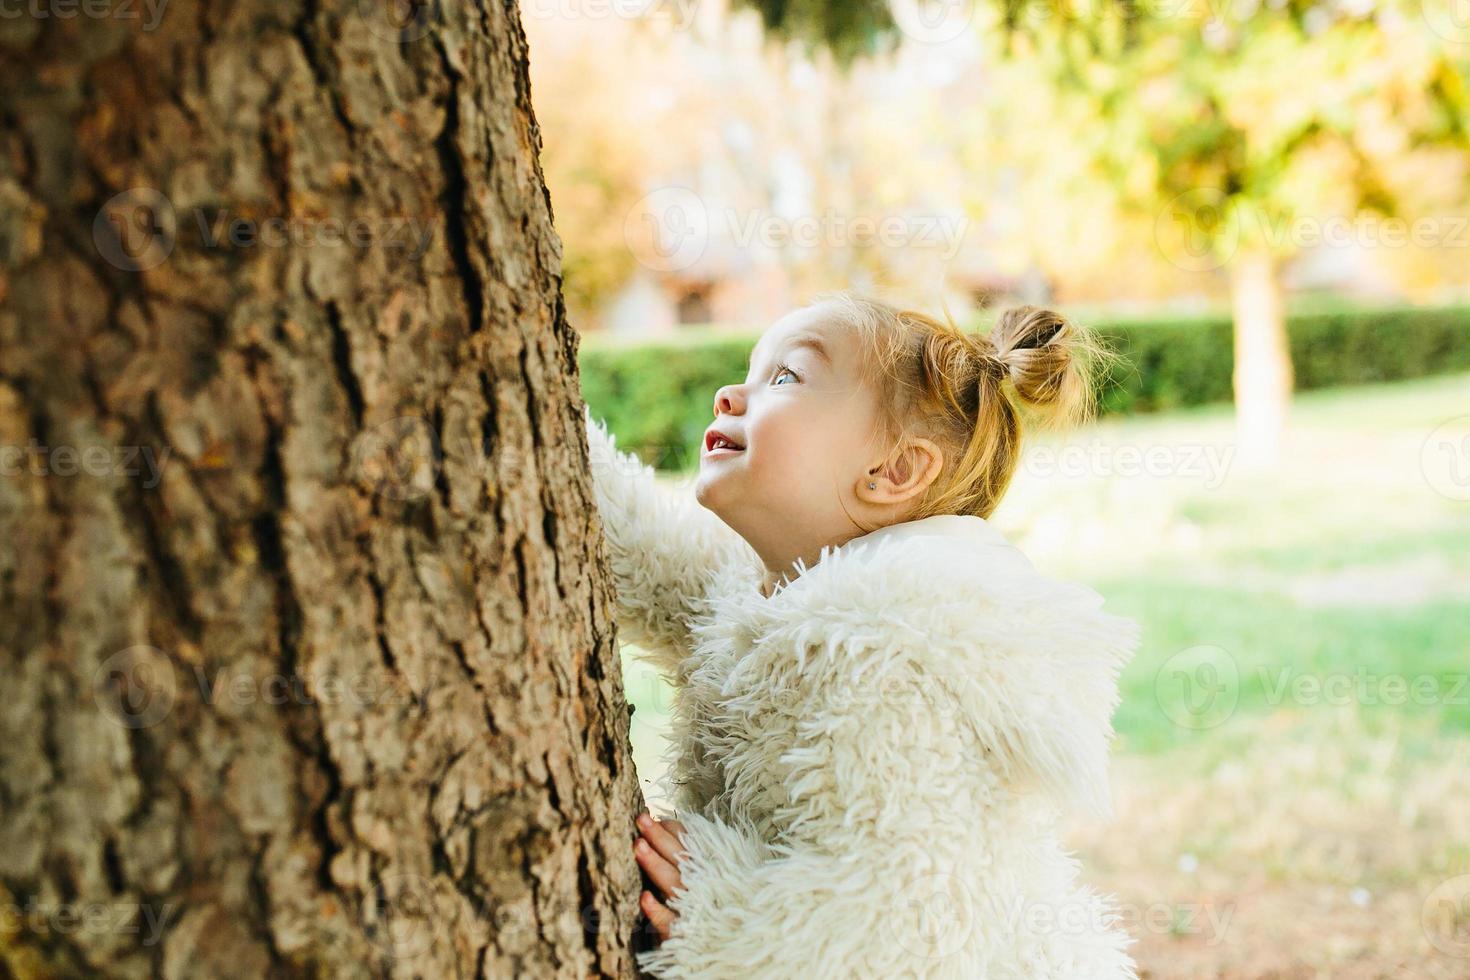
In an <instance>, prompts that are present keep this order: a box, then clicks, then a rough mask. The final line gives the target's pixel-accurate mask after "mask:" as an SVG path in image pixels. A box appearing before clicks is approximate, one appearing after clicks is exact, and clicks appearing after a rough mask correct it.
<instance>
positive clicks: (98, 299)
mask: <svg viewBox="0 0 1470 980" xmlns="http://www.w3.org/2000/svg"><path fill="white" fill-rule="evenodd" d="M63 6H64V7H65V8H66V9H70V10H73V11H75V12H74V13H73V14H72V15H71V16H67V17H63V16H58V15H57V12H59V11H60V10H61V9H63ZM160 7H161V8H162V9H159V8H160ZM26 9H27V10H28V11H30V10H31V9H32V8H26ZM39 9H41V10H42V11H43V13H46V12H47V11H49V13H46V15H44V16H37V15H35V14H34V13H33V12H28V13H27V14H26V15H25V16H22V17H19V18H16V17H7V18H6V19H5V20H3V21H0V71H3V77H4V78H5V83H4V85H3V86H0V115H3V125H0V450H3V452H4V457H3V458H0V464H3V468H4V473H3V477H0V540H3V543H4V544H3V550H0V658H3V661H0V670H3V672H4V677H5V680H4V696H3V697H0V887H3V891H0V906H3V916H0V954H3V964H4V966H5V967H8V969H9V972H10V973H13V974H16V975H20V976H27V975H47V974H59V975H76V974H82V975H113V976H135V977H152V976H163V977H203V976H219V977H223V976H229V977H259V976H268V975H269V976H280V975H285V976H291V975H321V976H332V977H350V976H388V975H391V976H426V977H452V976H484V977H511V976H578V977H582V976H588V975H606V976H622V975H629V974H630V973H631V966H630V963H631V960H630V956H629V953H628V951H627V948H626V947H627V943H628V937H629V935H630V933H631V927H632V924H633V921H634V918H635V916H636V914H637V913H636V897H637V890H638V872H637V868H636V865H635V864H634V862H633V860H632V856H631V850H630V848H629V847H628V844H629V842H630V841H631V840H632V839H633V837H634V829H633V825H632V816H633V814H634V812H635V810H636V808H637V806H638V805H639V798H638V791H637V786H636V780H635V779H634V775H633V769H632V762H631V757H630V755H629V752H628V748H627V740H626V736H627V727H628V725H627V720H628V708H627V706H626V702H625V700H624V697H623V692H622V687H621V679H620V674H619V672H618V671H617V670H616V667H615V665H616V652H615V637H614V632H613V624H612V622H611V610H612V608H613V606H612V603H611V591H610V590H611V584H610V581H609V579H608V577H607V573H606V556H605V552H604V551H603V546H602V544H601V541H602V538H601V530H600V526H599V524H598V518H597V517H596V515H595V513H594V510H593V498H592V494H591V486H590V482H589V478H588V474H587V467H586V439H585V434H584V431H583V423H582V409H581V396H580V391H579V386H578V382H577V375H576V362H575V351H576V346H577V339H576V335H575V333H574V332H573V331H572V330H571V329H570V328H569V327H568V325H567V323H566V320H565V316H564V313H563V309H562V305H561V300H560V245H559V242H558V240H557V238H556V235H555V233H554V232H553V230H552V226H551V213H550V205H549V202H548V200H547V196H546V191H545V187H544V184H543V181H542V178H541V172H540V168H539V164H538V162H537V154H538V151H539V147H540V137H539V134H538V132H537V129H536V124H535V120H534V117H533V115H532V112H531V106H530V93H529V89H528V83H527V77H526V58H527V52H526V45H525V40H524V35H523V34H522V32H521V28H520V22H519V19H518V13H517V10H516V7H515V5H514V3H513V2H511V0H456V2H453V3H443V4H428V5H422V4H420V5H409V4H403V5H395V4H393V3H379V2H376V0H361V2H357V0H345V2H331V0H320V2H313V0H306V2H299V0H194V2H190V0H172V2H169V3H167V5H166V6H163V5H161V4H157V5H149V4H147V3H146V2H144V0H138V2H136V3H135V2H132V0H115V2H110V3H101V2H98V3H88V4H81V5H77V4H65V5H62V4H52V5H50V7H46V6H45V5H42V6H41V7H40V8H39ZM98 11H105V12H106V14H105V16H99V15H98ZM155 14H156V15H157V16H156V19H155V18H154V17H153V15H155ZM150 20H153V23H152V26H151V27H150V26H149V21H150ZM150 459H151V462H150ZM5 972H6V970H5V969H4V968H0V974H4V973H5Z"/></svg>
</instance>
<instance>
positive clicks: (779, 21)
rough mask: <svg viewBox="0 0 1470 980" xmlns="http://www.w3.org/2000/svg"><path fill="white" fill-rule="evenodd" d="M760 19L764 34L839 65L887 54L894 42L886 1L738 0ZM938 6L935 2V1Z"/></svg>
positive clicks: (895, 26) (896, 33) (895, 31)
mask: <svg viewBox="0 0 1470 980" xmlns="http://www.w3.org/2000/svg"><path fill="white" fill-rule="evenodd" d="M741 2H742V4H743V5H745V6H748V7H751V8H754V9H755V10H756V11H757V12H758V13H759V14H760V15H761V23H762V24H764V25H765V29H766V33H768V34H770V35H771V36H772V37H775V38H779V39H781V40H785V41H799V42H802V43H804V45H805V47H806V49H807V51H808V53H810V52H812V51H814V50H815V49H817V48H819V47H825V48H827V49H828V50H829V51H831V52H832V57H833V59H834V60H835V61H836V62H837V63H838V64H839V65H844V66H847V65H851V64H852V63H853V62H854V61H855V60H857V59H858V58H860V57H863V56H868V55H874V54H878V53H880V52H885V51H890V50H892V48H893V47H894V46H895V45H896V44H897V42H898V31H897V25H896V24H894V22H893V15H892V14H891V13H890V11H889V8H888V3H887V2H886V0H741ZM936 2H938V0H936Z"/></svg>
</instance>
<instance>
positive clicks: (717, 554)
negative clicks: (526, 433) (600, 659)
mask: <svg viewBox="0 0 1470 980" xmlns="http://www.w3.org/2000/svg"><path fill="white" fill-rule="evenodd" d="M584 417H585V421H586V427H587V443H588V450H589V455H590V461H591V468H592V487H593V491H594V493H595V494H596V498H597V507H598V511H599V513H600V514H601V517H602V520H603V534H604V537H605V538H606V540H607V543H608V548H609V552H610V554H609V557H610V560H611V564H612V572H613V577H614V579H615V580H616V582H617V598H618V618H619V624H620V626H621V628H622V630H623V639H624V640H625V641H627V642H630V643H633V644H634V645H636V646H638V647H640V648H642V649H643V651H644V654H645V659H647V660H648V661H649V662H650V663H652V664H653V665H654V666H655V667H656V668H657V669H659V670H660V671H661V672H663V673H664V674H666V675H669V676H671V677H672V676H676V675H677V674H678V671H679V668H680V666H681V665H682V663H683V661H684V660H685V658H687V657H688V656H689V653H690V650H691V639H690V635H689V627H690V624H691V622H692V621H693V619H694V617H695V616H696V615H697V614H698V612H699V611H700V609H701V608H702V607H703V605H704V600H705V597H706V595H707V593H708V591H709V589H710V587H711V584H712V576H713V575H714V573H715V572H716V571H717V570H718V569H719V568H720V567H721V566H722V564H723V563H724V562H727V561H729V560H732V559H733V558H735V557H737V556H739V555H741V554H744V553H747V552H749V551H750V548H749V545H747V544H746V543H745V541H744V540H743V539H741V537H740V536H739V535H738V534H736V533H735V531H734V530H732V529H731V528H730V527H729V526H728V525H726V524H725V523H724V522H723V521H721V520H720V519H719V518H718V517H716V516H715V515H714V514H712V513H710V512H709V511H708V510H706V509H705V508H704V507H702V506H700V505H699V503H698V502H697V501H696V500H695V499H694V497H693V495H692V494H688V493H684V494H674V493H670V492H668V491H667V490H665V489H664V488H662V487H660V486H659V485H658V483H657V482H656V480H655V478H654V473H653V468H652V467H650V466H648V465H647V464H645V463H643V462H642V461H641V460H639V459H638V457H636V456H634V455H633V454H632V453H628V452H624V451H622V450H620V449H618V448H617V443H616V440H615V439H614V437H613V435H612V434H611V433H609V432H608V431H607V427H606V425H605V424H604V423H602V422H600V421H596V420H594V419H593V418H592V412H591V409H585V410H584Z"/></svg>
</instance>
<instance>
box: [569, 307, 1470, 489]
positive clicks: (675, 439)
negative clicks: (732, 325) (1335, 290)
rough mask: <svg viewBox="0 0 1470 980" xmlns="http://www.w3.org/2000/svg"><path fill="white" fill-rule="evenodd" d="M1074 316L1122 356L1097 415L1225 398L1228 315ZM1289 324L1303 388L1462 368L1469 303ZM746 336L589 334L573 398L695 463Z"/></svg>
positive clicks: (674, 457) (660, 459)
mask: <svg viewBox="0 0 1470 980" xmlns="http://www.w3.org/2000/svg"><path fill="white" fill-rule="evenodd" d="M1084 322H1086V323H1087V325H1088V326H1090V327H1092V328H1093V329H1094V330H1096V331H1097V333H1098V334H1099V335H1101V336H1102V337H1103V338H1104V339H1105V340H1106V341H1107V343H1108V344H1109V345H1110V346H1112V347H1113V348H1114V349H1116V350H1117V351H1118V352H1119V353H1120V354H1121V355H1122V357H1121V358H1120V359H1119V361H1118V363H1117V365H1115V366H1114V368H1113V369H1112V370H1111V371H1110V373H1109V376H1108V379H1107V381H1106V383H1105V384H1104V386H1103V392H1102V397H1101V403H1100V406H1099V407H1100V409H1101V411H1102V412H1103V413H1132V412H1154V411H1164V410H1168V409H1172V408H1178V407H1183V406H1187V405H1200V404H1207V403H1211V402H1228V401H1229V400H1230V397H1231V372H1232V369H1233V366H1234V348H1233V342H1232V333H1231V323H1230V317H1229V315H1228V314H1226V313H1214V314H1201V315H1196V316H1177V315H1175V316H1151V317H1136V318H1129V319H1114V320H1109V321H1106V322H1102V321H1097V320H1090V321H1084ZM1287 326H1288V333H1289V335H1290V341H1291V356H1292V361H1293V363H1294V365H1295V371H1296V386H1297V388H1298V389H1301V390H1306V389H1313V388H1327V387H1332V386H1336V385H1345V384H1362V383H1368V382H1377V381H1390V380H1396V379H1401V378H1413V377H1420V376H1425V375H1430V374H1439V373H1444V372H1449V371H1460V370H1465V369H1467V368H1470V307H1467V306H1444V307H1384V308H1366V309H1365V308H1337V307H1333V306H1317V307H1310V306H1300V307H1298V308H1297V309H1296V310H1294V311H1293V312H1292V313H1291V314H1290V315H1289V316H1288V325H1287ZM756 336H757V335H756V334H754V333H728V332H717V331H699V332H697V333H695V334H693V335H690V336H685V335H679V336H678V337H677V338H675V339H672V340H668V341H657V342H654V343H646V344H638V345H630V344H618V343H608V342H605V341H604V342H599V341H598V340H597V339H596V338H592V339H588V340H586V341H585V342H584V343H583V346H582V352H581V357H580V362H581V372H582V394H583V397H584V398H585V399H586V401H587V404H588V405H590V406H591V407H592V413H593V414H594V415H595V416H597V417H598V418H602V419H606V420H607V423H608V426H609V428H610V429H611V430H612V431H613V432H615V433H616V434H617V436H618V441H619V445H620V446H621V447H623V448H626V449H630V450H632V451H635V452H637V453H638V454H639V455H640V456H641V457H642V458H643V460H644V461H645V462H647V463H651V464H653V465H654V466H656V467H658V468H659V469H663V470H671V471H678V470H687V469H693V468H694V467H695V466H696V465H697V463H698V449H699V443H700V438H701V436H702V434H703V432H704V430H705V428H706V427H707V426H708V425H709V423H710V421H711V420H712V419H713V418H714V393H715V390H716V389H717V388H719V387H720V386H721V385H724V384H730V383H732V382H735V381H739V380H741V379H743V378H744V377H745V373H746V369H747V367H748V364H749V359H750V350H751V347H752V346H753V345H754V343H755V339H756Z"/></svg>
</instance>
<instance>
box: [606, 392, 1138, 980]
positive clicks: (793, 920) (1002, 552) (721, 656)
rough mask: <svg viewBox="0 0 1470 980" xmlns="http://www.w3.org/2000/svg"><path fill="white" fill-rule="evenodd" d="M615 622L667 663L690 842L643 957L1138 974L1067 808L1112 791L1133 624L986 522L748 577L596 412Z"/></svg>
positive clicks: (701, 974) (1039, 975) (752, 964)
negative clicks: (1065, 842) (665, 922)
mask: <svg viewBox="0 0 1470 980" xmlns="http://www.w3.org/2000/svg"><path fill="white" fill-rule="evenodd" d="M587 431H588V438H589V441H590V445H591V451H592V468H593V477H594V486H595V489H596V494H597V502H598V506H599V509H600V511H601V515H602V519H603V523H604V531H605V534H606V538H607V541H608V543H609V548H610V558H611V561H612V569H613V572H614V574H615V576H616V580H617V588H618V600H619V615H620V622H621V625H622V638H623V639H624V640H626V641H628V642H631V643H634V644H636V645H637V646H638V647H639V648H641V650H642V651H643V652H644V654H645V656H646V657H647V658H648V659H649V660H650V661H651V662H652V663H653V664H654V665H655V666H656V667H657V668H658V669H659V670H660V671H661V672H662V673H663V674H665V675H666V676H667V677H668V678H669V679H670V680H671V681H672V683H673V685H674V688H675V692H676V693H675V703H674V708H673V733H672V734H673V745H672V757H671V760H670V762H671V773H670V775H671V777H672V783H673V794H674V796H673V798H674V802H675V805H676V808H677V814H676V816H677V817H678V819H680V820H682V821H683V822H684V825H685V827H686V831H687V832H686V835H685V838H684V845H685V847H686V848H687V851H688V853H687V855H686V856H685V858H684V860H683V863H682V866H681V870H682V874H683V880H684V885H685V889H684V891H682V892H680V893H678V894H676V895H675V896H674V897H673V898H672V900H671V902H670V908H672V909H673V910H674V911H675V912H677V913H678V916H679V917H678V920H677V921H676V923H675V925H674V927H673V932H672V936H671V938H670V939H668V940H667V941H665V942H664V943H663V944H662V945H661V946H660V947H659V948H658V949H656V950H653V951H651V952H646V953H643V954H640V956H639V963H640V965H641V966H642V967H643V968H644V969H645V970H647V971H648V972H650V973H651V974H653V975H654V976H657V977H665V978H671V980H677V978H694V977H698V978H725V977H730V978H742V980H744V978H751V977H772V978H775V977H783V978H784V977H791V978H797V977H800V978H819V977H842V978H846V977H883V978H896V977H954V978H966V980H975V978H988V980H1051V978H1058V980H1060V978H1068V980H1081V978H1107V980H1119V978H1133V977H1135V975H1136V974H1135V970H1134V966H1133V962H1132V959H1131V957H1130V956H1129V955H1128V953H1127V952H1126V948H1127V947H1128V945H1130V944H1131V942H1132V940H1131V939H1130V938H1129V937H1128V936H1127V934H1126V933H1125V932H1124V931H1123V929H1122V928H1121V925H1120V923H1119V922H1118V921H1117V920H1118V913H1117V911H1116V909H1115V907H1114V906H1113V905H1112V900H1111V897H1110V896H1103V895H1100V894H1098V893H1096V892H1095V891H1093V890H1091V889H1090V888H1088V887H1086V886H1083V885H1080V884H1078V883H1077V882H1076V880H1075V879H1076V877H1077V872H1078V870H1079V866H1078V863H1077V861H1076V860H1075V859H1074V858H1073V857H1071V855H1070V854H1068V852H1066V851H1065V850H1063V849H1062V847H1061V845H1060V843H1059V840H1058V837H1057V829H1056V828H1057V821H1058V818H1059V816H1060V814H1061V811H1062V809H1063V808H1064V807H1071V806H1075V807H1077V808H1080V809H1081V810H1083V811H1084V812H1087V813H1091V814H1093V815H1096V816H1099V817H1105V816H1107V815H1109V813H1110V799H1109V790H1108V780H1107V754H1108V743H1109V740H1110V738H1111V736H1112V726H1111V717H1112V713H1113V709H1114V707H1115V706H1116V704H1117V701H1118V691H1117V675H1118V672H1119V671H1120V670H1121V668H1122V666H1123V665H1124V663H1125V662H1126V661H1127V659H1128V658H1129V657H1130V656H1131V655H1132V653H1133V651H1134V649H1135V647H1136V645H1137V642H1138V632H1139V631H1138V626H1137V624H1136V623H1135V622H1134V621H1132V620H1130V619H1125V618H1122V617H1119V616H1116V615H1113V614H1111V613H1107V612H1104V611H1102V609H1101V604H1102V600H1101V598H1100V597H1099V596H1098V594H1097V593H1096V592H1094V591H1092V590H1090V589H1088V588H1086V587H1084V586H1080V585H1075V584H1069V583H1065V582H1061V581H1057V580H1053V579H1049V578H1047V577H1045V576H1043V575H1042V574H1041V573H1039V572H1038V571H1036V569H1035V568H1034V567H1033V566H1032V565H1031V563H1030V562H1029V561H1028V560H1027V559H1026V558H1025V557H1024V556H1023V555H1022V554H1021V553H1020V552H1019V551H1017V550H1016V549H1015V548H1014V547H1012V546H1011V545H1010V544H1008V543H1007V541H1006V540H1005V538H1004V537H1003V536H1002V535H1001V534H1000V532H998V531H997V530H996V529H995V528H994V526H992V525H991V524H990V523H988V522H987V521H985V520H983V519H981V518H978V517H970V516H957V515H944V516H939V517H931V518H927V519H924V520H919V521H911V522H908V523H904V524H898V525H893V526H890V527H887V528H881V529H879V530H877V531H874V532H872V533H869V534H865V535H862V536H860V537H857V538H854V539H853V540H851V541H849V542H847V543H845V544H843V545H842V546H840V547H837V548H829V549H824V550H823V552H822V557H821V559H820V561H819V562H818V563H817V564H815V565H813V566H811V567H809V568H804V569H803V570H802V571H801V573H800V575H799V576H797V577H796V578H795V579H793V580H791V581H790V582H788V583H786V584H784V585H783V586H781V587H780V588H779V589H778V590H776V591H775V593H774V594H772V595H771V596H770V597H769V598H766V597H764V596H762V595H761V593H760V590H759V585H760V581H761V575H762V566H761V564H760V561H759V559H758V558H757V556H756V555H755V552H754V551H753V550H752V549H751V548H750V546H749V545H748V544H746V543H745V541H744V540H743V539H741V538H740V537H739V535H737V534H736V533H735V532H734V531H733V530H731V529H730V528H729V527H728V526H727V525H725V524H724V523H723V522H722V521H720V520H719V519H718V518H717V517H716V516H714V515H713V514H712V513H710V512H709V511H707V510H705V509H704V508H703V507H701V506H700V505H699V504H698V503H697V502H696V501H695V500H694V499H693V497H692V495H690V494H687V493H686V494H676V493H671V492H669V490H668V489H667V488H664V487H660V486H658V485H657V484H656V483H655V481H654V476H653V471H652V470H651V469H650V468H649V467H647V466H645V465H643V464H642V463H641V462H640V461H638V460H637V459H636V458H635V457H633V456H632V455H631V454H628V453H624V452H622V451H620V450H618V449H617V448H616V447H615V445H614V442H613V440H612V438H611V437H610V436H609V435H608V433H607V431H606V429H605V428H604V427H603V426H602V425H601V424H600V423H597V422H594V421H593V419H592V417H591V415H590V413H589V414H588V415H587Z"/></svg>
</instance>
